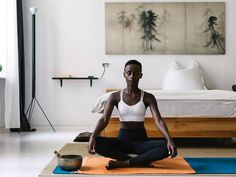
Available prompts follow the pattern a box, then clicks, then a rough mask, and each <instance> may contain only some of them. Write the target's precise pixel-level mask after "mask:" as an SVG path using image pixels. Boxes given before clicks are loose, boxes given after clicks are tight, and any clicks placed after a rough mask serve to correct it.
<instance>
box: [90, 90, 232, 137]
mask: <svg viewBox="0 0 236 177" xmlns="http://www.w3.org/2000/svg"><path fill="white" fill-rule="evenodd" d="M114 91H117V90H116V89H108V90H107V93H105V94H104V95H102V96H100V97H99V98H98V99H97V101H96V103H95V104H94V106H93V108H92V112H98V113H102V111H103V109H104V106H105V103H106V100H107V98H108V97H109V95H110V94H111V93H112V92H114ZM145 91H147V92H149V93H152V94H153V95H154V96H155V98H156V100H157V103H158V107H159V110H160V113H161V115H162V117H163V119H164V121H165V122H166V124H167V126H168V128H169V131H170V134H171V136H172V137H184V138H189V137H191V138H192V137H199V138H200V137H201V138H203V137H204V138H233V137H236V92H233V91H228V90H189V91H174V90H145ZM119 124H120V123H119V118H118V114H117V110H116V109H114V111H113V113H112V116H111V119H110V121H109V124H108V126H107V127H106V128H105V129H104V130H103V132H102V135H103V136H109V137H115V136H117V133H118V130H119ZM145 128H146V130H147V134H148V137H162V134H161V133H160V132H159V131H158V130H157V128H156V126H155V123H154V119H153V118H152V116H151V114H150V110H149V108H148V109H147V112H146V116H145Z"/></svg>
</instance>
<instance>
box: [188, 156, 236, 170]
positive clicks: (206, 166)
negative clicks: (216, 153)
mask: <svg viewBox="0 0 236 177" xmlns="http://www.w3.org/2000/svg"><path fill="white" fill-rule="evenodd" d="M184 159H185V160H186V161H187V162H188V163H189V165H190V166H191V167H192V168H193V169H194V170H195V171H196V173H197V174H236V158H211V157H208V158H190V157H185V158H184Z"/></svg>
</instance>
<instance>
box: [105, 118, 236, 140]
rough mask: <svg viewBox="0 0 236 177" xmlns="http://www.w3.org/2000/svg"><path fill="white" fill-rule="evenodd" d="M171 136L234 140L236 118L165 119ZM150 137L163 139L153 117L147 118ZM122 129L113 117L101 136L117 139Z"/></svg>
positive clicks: (235, 135) (146, 123) (145, 122)
mask: <svg viewBox="0 0 236 177" xmlns="http://www.w3.org/2000/svg"><path fill="white" fill-rule="evenodd" d="M163 119H164V121H165V122H166V124H167V126H168V129H169V132H170V135H171V136H172V137H174V138H190V137H191V138H234V137H236V118H225V117H222V118H220V117H217V118H213V117H212V118H209V117H208V118H205V117H164V118H163ZM144 124H145V128H146V130H147V134H148V137H162V134H161V133H160V132H159V130H157V128H156V125H155V122H154V119H153V118H152V117H147V118H145V121H144ZM119 128H120V121H119V118H118V117H111V119H110V121H109V123H108V125H107V127H106V128H105V129H104V130H103V131H102V133H101V135H103V136H107V137H116V136H117V134H118V131H119Z"/></svg>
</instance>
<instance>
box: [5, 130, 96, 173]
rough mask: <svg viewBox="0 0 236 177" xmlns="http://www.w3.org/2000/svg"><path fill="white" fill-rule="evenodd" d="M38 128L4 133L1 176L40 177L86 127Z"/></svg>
mask: <svg viewBox="0 0 236 177" xmlns="http://www.w3.org/2000/svg"><path fill="white" fill-rule="evenodd" d="M55 128H56V130H57V132H56V133H54V132H53V131H52V129H50V127H46V128H45V127H37V128H36V129H37V131H36V132H23V133H9V131H6V130H0V177H37V176H38V174H39V173H40V172H41V170H42V169H43V168H44V167H45V165H46V164H47V163H48V162H49V161H50V160H51V159H52V157H53V155H54V154H53V152H54V150H58V149H60V148H61V147H62V146H63V145H65V144H66V143H68V142H72V141H73V139H74V138H75V137H76V136H77V135H78V134H79V133H80V132H81V131H86V130H87V131H88V130H90V129H91V127H90V129H88V128H86V127H84V128H83V130H82V129H80V130H79V129H77V128H76V127H69V128H68V127H63V128H62V127H55Z"/></svg>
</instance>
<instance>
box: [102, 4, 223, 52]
mask: <svg viewBox="0 0 236 177" xmlns="http://www.w3.org/2000/svg"><path fill="white" fill-rule="evenodd" d="M105 33H106V35H105V37H106V39H105V40H106V54H108V55H119V54H124V55H125V54H141V55H142V54H154V55H155V54H211V55H218V54H225V3H224V2H152V3H142V2H141V3H139V2H135V3H134V2H132V3H127V2H122V3H120V2H106V3H105Z"/></svg>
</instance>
